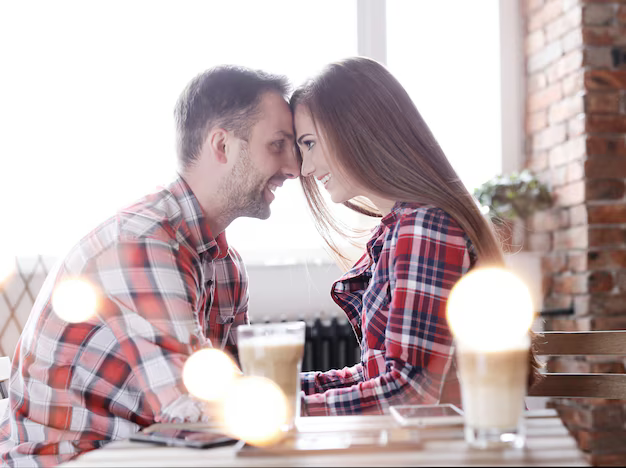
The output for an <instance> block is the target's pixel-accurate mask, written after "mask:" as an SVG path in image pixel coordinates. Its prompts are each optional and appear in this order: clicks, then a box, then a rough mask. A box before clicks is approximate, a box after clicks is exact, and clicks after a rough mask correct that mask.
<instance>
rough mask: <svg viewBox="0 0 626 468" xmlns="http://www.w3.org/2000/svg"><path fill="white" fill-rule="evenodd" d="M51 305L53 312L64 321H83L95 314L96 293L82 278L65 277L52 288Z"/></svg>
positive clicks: (96, 306)
mask: <svg viewBox="0 0 626 468" xmlns="http://www.w3.org/2000/svg"><path fill="white" fill-rule="evenodd" d="M52 307H53V308H54V312H55V313H56V314H57V315H58V316H59V317H60V318H61V319H63V320H65V321H66V322H70V323H78V322H84V321H86V320H89V319H90V318H92V317H93V316H94V315H96V312H97V308H98V294H97V292H96V289H95V288H94V287H93V286H92V285H91V284H90V283H89V282H87V281H86V280H84V279H81V278H70V279H65V280H63V281H62V282H60V283H59V284H58V285H57V286H56V287H55V288H54V292H53V293H52Z"/></svg>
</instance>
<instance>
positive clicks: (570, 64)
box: [523, 0, 626, 465]
mask: <svg viewBox="0 0 626 468" xmlns="http://www.w3.org/2000/svg"><path fill="white" fill-rule="evenodd" d="M523 14H524V17H525V20H526V37H525V57H526V72H527V82H526V92H527V102H526V136H527V138H526V155H527V167H529V168H531V169H533V170H534V171H535V172H536V173H537V174H538V175H539V177H540V178H541V179H542V180H543V181H545V182H547V183H548V184H549V185H550V186H551V188H552V190H553V193H554V194H555V197H556V200H555V206H554V208H553V209H551V210H547V211H545V212H542V213H538V214H536V215H535V216H534V217H533V218H532V219H531V220H530V221H529V223H528V228H529V231H528V232H529V235H528V242H527V246H528V248H529V249H531V250H538V251H541V252H544V256H543V260H542V270H543V288H544V291H543V292H544V308H545V309H550V308H569V307H573V309H574V316H573V317H567V318H560V319H554V320H551V321H550V322H549V323H547V324H546V328H547V329H553V330H589V329H626V198H625V184H624V181H625V180H626V64H624V65H623V64H622V63H620V61H619V60H622V59H623V61H624V63H626V0H525V1H523ZM618 59H619V60H618ZM549 369H550V370H558V371H565V372H577V371H593V372H624V364H623V361H619V362H617V361H616V360H607V359H595V358H591V359H586V360H584V359H582V358H578V359H569V360H563V359H562V360H558V361H556V360H555V361H552V362H550V363H549ZM556 406H557V407H558V408H559V410H560V411H561V414H562V416H563V419H564V421H566V422H567V424H568V425H569V426H570V427H571V428H572V430H573V431H574V433H575V434H576V436H577V438H578V440H579V443H580V445H581V447H582V448H583V449H585V450H586V451H588V452H589V453H590V457H591V460H592V462H593V463H594V464H597V465H608V464H620V465H624V464H626V432H624V428H626V417H625V415H624V408H625V405H624V402H608V401H605V402H594V401H576V400H568V401H565V400H560V401H557V402H556Z"/></svg>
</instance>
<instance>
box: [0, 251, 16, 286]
mask: <svg viewBox="0 0 626 468" xmlns="http://www.w3.org/2000/svg"><path fill="white" fill-rule="evenodd" d="M15 270H16V266H15V257H14V256H12V255H9V254H7V253H4V252H0V284H2V283H4V282H5V281H6V280H8V279H9V278H10V277H11V276H12V275H13V274H14V273H15Z"/></svg>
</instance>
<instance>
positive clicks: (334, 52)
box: [0, 0, 500, 262]
mask: <svg viewBox="0 0 626 468" xmlns="http://www.w3.org/2000/svg"><path fill="white" fill-rule="evenodd" d="M35 3H36V8H35V6H34V4H35ZM468 3H469V2H465V1H464V0H455V1H452V2H426V1H420V2H417V1H415V2H413V1H411V2H405V1H394V0H389V1H388V2H387V36H388V38H387V46H388V52H387V57H388V66H389V68H390V70H391V71H392V73H394V74H396V75H397V77H398V78H399V79H400V81H401V82H402V83H403V84H404V85H405V86H406V88H407V90H408V91H409V92H410V94H411V95H412V96H413V97H414V99H415V101H416V104H417V106H418V108H419V109H420V111H421V112H422V114H423V115H424V117H425V118H426V120H427V121H428V122H429V124H430V126H431V129H432V130H433V132H434V133H435V135H436V136H437V138H438V139H439V141H440V143H441V145H442V146H443V148H444V150H445V151H447V152H448V155H449V157H450V159H451V160H452V163H453V165H454V166H455V167H456V168H457V169H458V172H459V174H460V175H461V177H462V179H463V180H464V182H465V183H466V184H467V185H468V187H469V188H470V189H471V188H472V187H473V186H476V185H477V184H479V183H481V182H483V181H484V180H485V179H487V178H489V177H491V176H492V175H494V174H495V173H497V172H498V171H499V170H500V166H499V164H500V150H499V148H500V146H499V145H500V143H499V132H500V129H499V126H498V122H499V95H498V94H499V86H498V83H499V82H498V80H499V72H498V67H499V61H498V49H497V44H498V36H497V31H498V23H497V20H498V18H497V2H496V1H488V2H479V3H480V5H479V6H477V5H476V4H475V3H473V4H472V5H471V6H470V5H469V4H468ZM444 8H445V9H446V10H448V9H450V8H455V9H457V10H458V11H459V13H458V14H455V15H452V16H450V15H446V21H445V24H443V25H442V21H440V20H439V19H440V18H443V16H444V14H443V9H444ZM480 8H482V10H481V9H480ZM470 13H471V14H476V15H479V16H480V22H481V27H480V28H476V27H475V24H476V23H475V22H474V21H470V20H468V17H469V14H470ZM356 17H357V0H341V1H337V0H316V1H314V2H313V1H289V0H267V1H263V2H260V1H241V0H229V1H225V2H213V1H211V2H209V1H188V0H179V1H176V2H170V1H148V0H134V1H131V2H129V1H125V0H110V1H107V2H84V1H80V0H75V1H68V0H58V1H55V2H47V1H40V2H32V1H31V2H4V3H3V4H2V6H1V7H0V41H1V42H2V43H3V44H12V45H11V46H10V47H4V48H3V52H2V55H3V60H2V61H3V68H4V72H3V73H2V75H1V76H0V102H2V106H1V107H0V126H1V128H2V134H3V137H2V138H1V139H0V154H2V169H1V170H0V191H1V192H0V196H2V199H3V219H4V226H5V227H7V226H11V228H10V229H6V228H5V229H3V231H4V232H3V233H2V236H4V238H2V239H0V240H1V241H2V242H3V245H5V246H7V245H9V246H12V249H13V252H11V253H12V254H14V255H20V256H29V255H37V254H45V255H54V256H58V255H61V254H63V253H64V251H65V249H67V248H69V247H70V246H71V245H72V244H73V243H74V242H76V241H77V240H78V239H79V238H80V237H81V236H82V235H84V234H86V233H87V232H88V231H89V230H90V229H92V228H93V227H95V226H96V225H97V224H98V223H99V222H101V221H103V220H104V219H105V218H106V217H107V216H108V215H109V214H112V213H113V212H114V211H115V209H117V208H119V207H122V206H124V205H126V204H129V203H130V202H132V201H134V200H135V199H137V198H138V197H140V196H142V195H144V194H145V193H148V192H149V191H151V190H152V189H153V188H155V187H156V186H158V185H161V184H165V183H167V182H168V181H169V180H170V179H171V178H172V177H173V175H174V171H175V155H174V127H173V117H172V111H173V107H174V104H175V101H176V99H177V97H178V94H179V93H180V91H181V90H182V89H183V87H184V86H185V85H186V83H187V82H188V81H189V80H190V79H191V78H192V77H193V76H194V75H195V74H197V73H198V72H200V71H203V70H205V69H206V68H209V67H211V66H213V65H216V64H221V63H235V64H242V65H246V66H249V67H252V68H262V69H264V70H267V71H270V72H274V73H281V74H285V75H287V76H288V77H289V79H290V80H291V81H292V83H293V84H294V86H297V85H299V84H300V83H302V81H303V80H304V79H306V78H307V77H308V76H309V75H312V74H313V73H315V72H316V71H317V70H318V69H319V68H320V67H322V66H323V65H325V64H326V63H328V62H331V61H333V60H336V59H339V58H343V57H347V56H352V55H357V53H358V47H357V21H356ZM455 18H458V20H455ZM455 21H456V22H455ZM24 25H27V27H24ZM444 26H445V27H444ZM450 30H453V31H454V33H453V34H452V33H450ZM453 38H457V39H456V40H455V41H453V40H452V39H453ZM458 38H462V40H461V41H460V42H459V40H458ZM477 61H479V62H480V63H477ZM479 70H480V73H478V71H479ZM461 78H462V79H461ZM476 161H480V164H477V163H476ZM227 232H228V237H229V241H230V243H232V244H233V245H235V246H237V248H238V250H239V251H240V252H241V254H242V256H243V257H244V259H245V260H247V261H252V262H256V261H266V260H267V261H270V262H272V261H277V262H289V261H300V260H308V261H311V260H314V259H319V258H326V256H325V254H324V252H323V250H322V245H323V243H322V241H321V239H320V237H319V235H318V234H317V232H316V231H315V229H314V227H313V224H312V222H311V220H310V216H309V213H308V208H307V207H306V203H305V200H304V197H303V195H302V194H301V189H300V186H299V183H298V182H297V181H287V182H286V183H285V186H284V187H283V188H281V189H279V190H278V191H277V198H276V200H275V201H274V203H273V204H272V216H271V217H270V219H269V220H268V221H259V220H253V219H240V220H237V221H235V222H234V223H233V224H232V225H231V227H230V228H229V229H228V231H227ZM7 236H10V237H7Z"/></svg>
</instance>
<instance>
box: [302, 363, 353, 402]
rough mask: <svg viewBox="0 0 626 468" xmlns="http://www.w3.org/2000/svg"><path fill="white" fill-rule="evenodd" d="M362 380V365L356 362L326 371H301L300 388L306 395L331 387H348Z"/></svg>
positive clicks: (321, 391)
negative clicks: (350, 365) (349, 365)
mask: <svg viewBox="0 0 626 468" xmlns="http://www.w3.org/2000/svg"><path fill="white" fill-rule="evenodd" d="M361 381H363V366H362V365H361V364H356V365H354V366H352V367H344V368H343V369H341V370H331V371H328V372H302V373H301V374H300V384H301V389H302V391H303V392H304V393H305V394H306V395H312V394H314V393H323V392H325V391H327V390H330V389H333V388H341V387H349V386H351V385H355V384H357V383H359V382H361Z"/></svg>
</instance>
